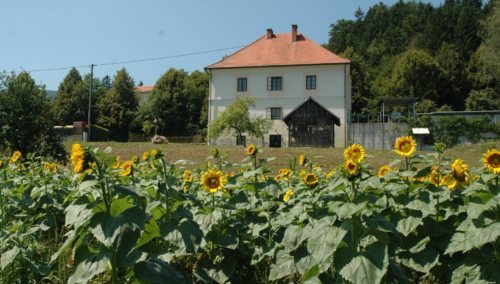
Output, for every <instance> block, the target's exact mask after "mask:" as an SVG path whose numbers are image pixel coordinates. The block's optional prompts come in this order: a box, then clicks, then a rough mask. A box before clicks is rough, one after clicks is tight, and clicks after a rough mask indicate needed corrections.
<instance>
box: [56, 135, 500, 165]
mask: <svg viewBox="0 0 500 284" xmlns="http://www.w3.org/2000/svg"><path fill="white" fill-rule="evenodd" d="M65 146H66V148H67V150H68V152H69V151H70V149H71V143H66V144H65ZM90 146H91V147H92V148H95V147H99V148H100V149H101V150H104V149H105V148H106V147H108V146H110V147H111V148H112V152H111V154H110V156H112V157H115V156H119V157H120V159H121V160H122V161H124V160H127V159H131V158H132V157H133V156H137V157H141V155H142V153H143V152H144V151H150V150H151V149H153V148H158V149H161V151H162V152H163V153H164V155H165V157H166V159H167V161H169V162H175V161H178V160H189V161H192V162H194V163H195V164H193V165H186V167H187V168H195V167H199V166H200V165H202V164H203V163H205V162H206V161H207V158H208V157H209V156H210V149H211V148H212V146H208V145H205V144H182V143H171V144H168V145H153V144H151V143H148V142H134V143H119V142H95V143H91V144H90ZM499 146H500V140H497V141H493V142H485V143H479V144H472V145H465V146H458V147H454V148H451V149H448V150H446V152H445V157H448V158H451V159H456V158H458V157H460V158H461V159H463V160H464V161H465V162H466V163H467V164H469V165H471V166H481V165H482V163H481V157H482V154H483V153H485V152H486V151H487V150H488V149H490V148H496V149H498V148H499ZM260 150H261V153H259V157H260V158H263V159H265V158H269V157H275V158H276V159H275V160H274V161H271V162H269V163H268V166H269V167H270V168H271V169H273V170H275V169H278V168H282V167H288V165H289V161H290V159H293V158H294V157H298V156H299V155H301V154H306V155H307V156H308V157H309V158H311V159H313V160H314V161H315V162H316V163H317V164H319V165H320V166H322V167H323V168H325V169H332V168H335V167H336V166H337V165H339V164H341V163H342V162H343V159H344V158H343V151H344V149H343V148H309V147H305V148H269V147H265V148H262V149H260ZM219 151H220V152H221V153H222V155H223V157H224V160H226V161H228V162H230V163H239V162H241V161H242V160H243V159H245V158H246V154H245V149H244V148H243V147H242V146H220V147H219ZM366 152H367V158H366V163H367V164H369V165H370V166H372V167H373V168H374V169H378V168H379V167H380V166H382V165H386V164H389V163H391V162H393V161H394V160H396V159H398V158H399V157H398V156H397V155H396V154H395V153H394V152H393V151H391V150H378V149H366ZM418 153H419V154H425V153H430V152H425V151H420V152H418Z"/></svg>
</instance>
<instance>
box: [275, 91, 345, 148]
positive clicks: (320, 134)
mask: <svg viewBox="0 0 500 284" xmlns="http://www.w3.org/2000/svg"><path fill="white" fill-rule="evenodd" d="M283 121H284V122H285V123H286V125H288V133H289V141H288V145H289V146H290V147H304V146H311V147H334V146H335V145H334V141H335V131H334V125H338V126H340V119H339V118H338V117H337V116H335V115H334V114H332V113H331V112H329V111H328V110H327V109H325V108H324V107H323V106H321V105H320V104H319V103H317V102H316V101H315V100H313V99H312V98H309V99H308V100H307V101H306V102H304V103H303V104H301V105H300V106H298V107H297V108H296V109H295V110H293V111H292V112H290V113H289V114H288V115H287V116H286V117H285V118H284V119H283Z"/></svg>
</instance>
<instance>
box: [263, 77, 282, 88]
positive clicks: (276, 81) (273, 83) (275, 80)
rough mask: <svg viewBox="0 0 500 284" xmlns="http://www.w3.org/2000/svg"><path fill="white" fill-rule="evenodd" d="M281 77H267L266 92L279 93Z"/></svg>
mask: <svg viewBox="0 0 500 284" xmlns="http://www.w3.org/2000/svg"><path fill="white" fill-rule="evenodd" d="M282 81H283V77H267V90H268V91H281V89H282Z"/></svg>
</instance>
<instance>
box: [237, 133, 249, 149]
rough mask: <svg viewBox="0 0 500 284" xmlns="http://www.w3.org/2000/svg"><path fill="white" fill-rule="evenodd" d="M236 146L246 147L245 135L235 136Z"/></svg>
mask: <svg viewBox="0 0 500 284" xmlns="http://www.w3.org/2000/svg"><path fill="white" fill-rule="evenodd" d="M236 145H238V146H240V145H241V146H246V145H247V137H246V136H245V135H241V136H236Z"/></svg>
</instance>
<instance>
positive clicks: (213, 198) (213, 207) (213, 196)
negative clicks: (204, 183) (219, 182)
mask: <svg viewBox="0 0 500 284" xmlns="http://www.w3.org/2000/svg"><path fill="white" fill-rule="evenodd" d="M214 211H215V193H212V212H214Z"/></svg>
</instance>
